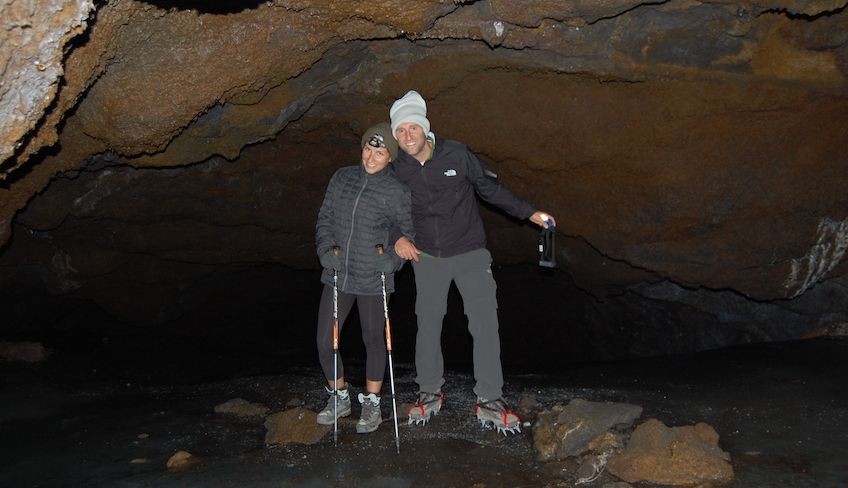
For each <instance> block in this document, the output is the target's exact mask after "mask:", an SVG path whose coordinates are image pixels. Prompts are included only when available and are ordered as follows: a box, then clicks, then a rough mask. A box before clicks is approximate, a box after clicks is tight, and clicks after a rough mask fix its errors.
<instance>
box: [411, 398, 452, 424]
mask: <svg viewBox="0 0 848 488" xmlns="http://www.w3.org/2000/svg"><path fill="white" fill-rule="evenodd" d="M444 404H445V394H444V393H442V392H441V391H439V392H436V393H428V392H426V391H420V392H418V400H417V401H416V402H415V405H413V406H412V407H410V408H409V425H412V424H415V425H424V424H426V423H427V422H429V421H430V419H431V418H432V417H433V416H434V415H438V414H439V411H440V410H441V409H442V406H443V405H444Z"/></svg>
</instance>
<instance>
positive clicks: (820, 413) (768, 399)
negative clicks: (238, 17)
mask: <svg viewBox="0 0 848 488" xmlns="http://www.w3.org/2000/svg"><path fill="white" fill-rule="evenodd" d="M161 346H162V351H161V352H163V353H164V354H162V355H161V356H159V357H158V359H157V361H160V362H162V363H163V364H167V365H168V367H170V368H172V369H170V371H171V375H172V376H171V377H170V378H169V377H168V375H167V371H166V370H164V369H160V370H157V374H156V375H154V376H146V375H144V374H141V373H139V372H138V371H136V373H135V374H131V372H130V369H128V368H126V367H125V366H122V361H130V362H133V364H136V365H138V364H139V363H137V361H138V360H139V358H135V357H132V351H131V348H129V346H127V345H125V346H124V349H121V348H117V347H116V345H114V344H111V345H109V346H108V347H109V348H113V349H116V350H118V351H121V350H123V351H130V352H128V353H127V354H128V356H126V357H122V356H121V355H120V354H118V353H115V355H112V356H108V360H107V361H105V362H103V361H101V362H94V361H93V360H92V359H91V357H92V356H91V351H83V350H77V351H76V352H75V353H67V352H65V353H62V352H57V353H55V354H54V355H52V356H51V357H50V358H49V359H48V360H47V361H45V362H43V363H40V364H34V365H28V364H22V363H0V373H2V376H0V378H2V380H0V486H10V487H29V486H33V487H34V486H38V487H59V486H62V487H66V486H96V487H100V486H102V487H146V486H155V487H187V486H191V487H195V486H216V487H218V486H233V487H235V486H238V487H270V486H273V487H319V486H368V487H370V488H379V487H418V486H422V487H423V486H456V487H470V486H485V487H489V488H491V487H499V486H503V487H518V486H527V487H530V486H574V480H575V476H574V473H575V471H576V467H577V466H576V462H575V461H564V462H553V463H544V464H543V463H539V462H538V461H536V459H535V453H534V450H533V446H532V427H530V428H526V429H525V432H523V433H522V434H520V435H517V436H511V437H509V438H505V437H503V436H499V435H498V434H496V433H495V432H492V431H487V430H481V429H480V428H479V427H478V425H477V423H476V421H475V419H474V418H473V415H472V412H473V410H472V409H473V398H472V397H471V387H472V381H473V380H472V376H471V374H470V372H469V371H468V370H467V369H466V368H463V367H453V368H450V371H449V373H448V375H447V385H446V388H445V391H446V394H447V397H448V403H447V407H446V409H445V410H444V411H443V413H442V415H440V416H438V417H436V418H435V419H434V421H433V422H431V423H430V424H429V425H428V426H426V427H411V426H408V425H405V424H403V423H401V426H400V438H401V455H400V456H398V455H397V454H396V453H395V449H394V443H393V436H392V428H391V425H392V424H391V421H390V417H389V415H390V413H389V412H390V405H391V403H390V402H388V401H386V402H384V407H383V413H384V420H385V421H384V423H383V424H382V425H381V427H380V429H379V430H378V431H377V432H376V433H374V434H370V435H364V436H363V435H357V434H355V433H354V422H355V420H352V419H354V418H355V417H356V416H357V407H354V415H352V416H351V417H349V418H348V419H344V420H343V421H342V422H341V424H340V435H339V440H338V446H337V447H333V441H332V435H328V436H325V437H324V438H323V439H322V440H321V441H320V442H319V443H318V444H315V445H292V446H275V447H266V446H265V445H264V436H265V428H264V426H263V422H262V420H261V419H253V420H247V419H243V418H234V417H229V416H224V415H219V414H216V413H214V411H213V408H214V406H215V405H218V404H220V403H222V402H224V401H227V400H229V399H232V398H236V397H240V398H244V399H247V400H249V401H253V402H260V403H263V404H265V405H267V406H268V407H270V408H271V411H272V412H276V411H281V410H284V409H285V408H287V407H286V405H287V404H289V402H290V401H291V400H292V399H299V400H300V401H302V402H303V404H304V406H305V407H306V408H309V409H312V410H318V409H319V408H321V407H322V406H323V403H324V401H325V396H324V393H323V391H322V390H321V389H320V387H319V384H318V381H319V380H318V379H317V377H318V374H319V373H318V370H317V366H316V367H309V366H292V367H288V368H280V369H279V370H278V371H277V372H275V373H273V374H265V373H259V374H253V373H251V372H250V371H249V370H246V369H238V370H237V371H238V372H239V373H240V374H230V375H221V374H220V370H217V369H215V368H212V369H215V370H216V371H217V372H216V373H215V375H217V377H215V375H212V376H209V377H204V376H203V375H202V374H200V373H197V374H192V375H189V376H185V375H183V372H184V371H189V372H190V371H193V370H196V371H200V370H202V369H204V368H203V367H202V366H199V365H197V364H192V362H191V361H194V360H200V359H201V358H202V357H203V354H204V353H205V351H203V350H202V348H200V349H198V350H197V351H195V352H196V353H197V355H196V356H192V355H191V354H189V353H188V352H187V351H186V350H183V353H182V354H181V355H178V354H176V353H173V352H168V351H166V349H167V347H166V345H164V344H163V345H161ZM100 347H103V348H107V346H103V345H101V346H100ZM138 350H142V349H141V347H140V346H138ZM146 350H148V351H149V350H150V349H146ZM177 356H180V357H181V358H182V359H181V361H183V362H178V361H176V360H175V358H176V357H177ZM99 357H107V356H103V355H100V356H99ZM169 358H170V360H169ZM846 358H848V340H846V339H844V338H819V339H812V340H807V341H801V342H790V343H770V344H753V345H747V346H740V347H733V348H727V349H722V350H715V351H709V352H703V353H697V354H691V355H680V356H668V357H661V358H652V359H641V360H627V361H618V362H598V363H577V364H573V365H570V366H568V367H565V368H562V369H561V373H559V374H556V375H553V374H546V373H540V372H539V371H535V372H534V371H529V370H528V371H516V370H514V369H513V370H512V371H509V370H508V371H507V385H506V389H507V391H508V394H509V396H510V398H511V399H512V400H513V402H516V403H517V402H518V400H519V399H521V398H526V397H534V398H535V399H536V400H538V401H539V402H540V403H541V404H542V406H544V407H546V408H549V407H551V406H553V405H555V404H565V403H568V402H569V401H570V400H572V399H574V398H584V399H587V400H593V401H618V402H628V403H633V404H637V405H640V406H642V407H643V408H644V412H643V415H642V417H641V420H645V419H647V418H651V417H654V418H657V419H659V420H661V421H662V422H663V423H665V424H666V425H670V426H675V425H691V424H693V423H696V422H702V421H703V422H707V423H709V424H710V425H712V426H713V427H715V429H716V430H717V431H718V433H719V434H720V436H721V439H720V445H721V447H722V448H723V449H724V450H726V451H728V452H729V453H730V454H731V457H732V464H733V467H734V470H735V473H736V477H737V480H736V481H735V482H734V483H732V485H731V486H734V487H762V486H769V487H797V486H845V485H846V483H848V461H846V460H845V459H846V458H845V456H844V453H845V452H846V450H848V436H846V435H845V432H846V431H848V393H846V390H845V378H846V377H848V360H846ZM205 360H206V361H207V362H209V361H212V362H214V361H217V360H220V361H222V362H224V363H226V362H228V361H234V362H235V361H236V360H233V359H232V358H226V357H223V356H221V357H218V358H215V357H206V358H205ZM296 362H297V361H295V362H293V363H296ZM230 364H233V363H232V362H231V363H230ZM159 367H161V366H159ZM361 368H362V365H361V363H355V364H351V365H350V366H349V373H350V374H349V375H348V376H349V378H351V379H356V378H361V376H362V374H361V373H362V369H361ZM396 378H397V381H396V383H397V389H398V394H399V402H401V403H403V402H408V401H410V400H411V399H412V392H413V391H414V389H415V386H414V382H413V371H412V367H411V365H410V364H408V363H402V364H398V365H396ZM353 383H354V384H353V386H354V389H355V391H357V390H358V389H359V388H361V386H362V385H361V384H357V383H356V382H355V381H354V382H353ZM385 398H388V396H386V397H385ZM525 420H530V421H532V420H533V419H532V417H531V418H525ZM178 450H186V451H189V452H191V453H193V454H194V455H196V456H199V457H200V458H201V459H202V462H201V463H200V464H197V465H194V466H192V467H189V468H188V469H185V470H183V471H179V472H171V471H168V470H167V469H166V468H165V463H166V461H167V459H168V458H169V457H170V456H171V455H172V454H174V453H175V452H176V451H178ZM140 459H143V460H146V462H143V463H138V462H137V463H132V462H131V461H132V460H140ZM614 480H615V478H614V477H613V476H612V475H610V474H609V473H604V474H603V475H602V476H601V477H600V478H599V479H598V480H597V481H595V482H594V483H591V484H588V485H581V486H598V487H600V486H602V485H603V484H604V483H606V482H610V481H614ZM635 486H638V487H645V486H649V485H644V484H637V485H635Z"/></svg>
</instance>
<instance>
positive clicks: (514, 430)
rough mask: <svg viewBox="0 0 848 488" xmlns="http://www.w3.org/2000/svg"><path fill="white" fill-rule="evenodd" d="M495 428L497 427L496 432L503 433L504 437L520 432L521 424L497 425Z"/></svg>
mask: <svg viewBox="0 0 848 488" xmlns="http://www.w3.org/2000/svg"><path fill="white" fill-rule="evenodd" d="M497 429H498V432H500V433H501V434H503V435H504V437H507V436H508V434H520V433H521V426H518V425H516V426H515V427H498V428H497Z"/></svg>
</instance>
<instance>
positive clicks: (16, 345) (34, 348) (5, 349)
mask: <svg viewBox="0 0 848 488" xmlns="http://www.w3.org/2000/svg"><path fill="white" fill-rule="evenodd" d="M49 354H50V350H49V349H47V348H46V347H44V345H43V344H41V343H40V342H0V361H23V362H26V363H38V362H41V361H44V360H45V359H47V356H48V355H49Z"/></svg>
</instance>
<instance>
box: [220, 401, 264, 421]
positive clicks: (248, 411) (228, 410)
mask: <svg viewBox="0 0 848 488" xmlns="http://www.w3.org/2000/svg"><path fill="white" fill-rule="evenodd" d="M268 410H270V409H269V408H268V407H266V406H265V405H262V404H261V403H252V402H249V401H247V400H245V399H244V398H233V399H232V400H227V401H226V402H224V403H221V404H218V405H215V413H223V414H228V415H235V416H236V417H264V416H265V415H266V414H267V413H268Z"/></svg>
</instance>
